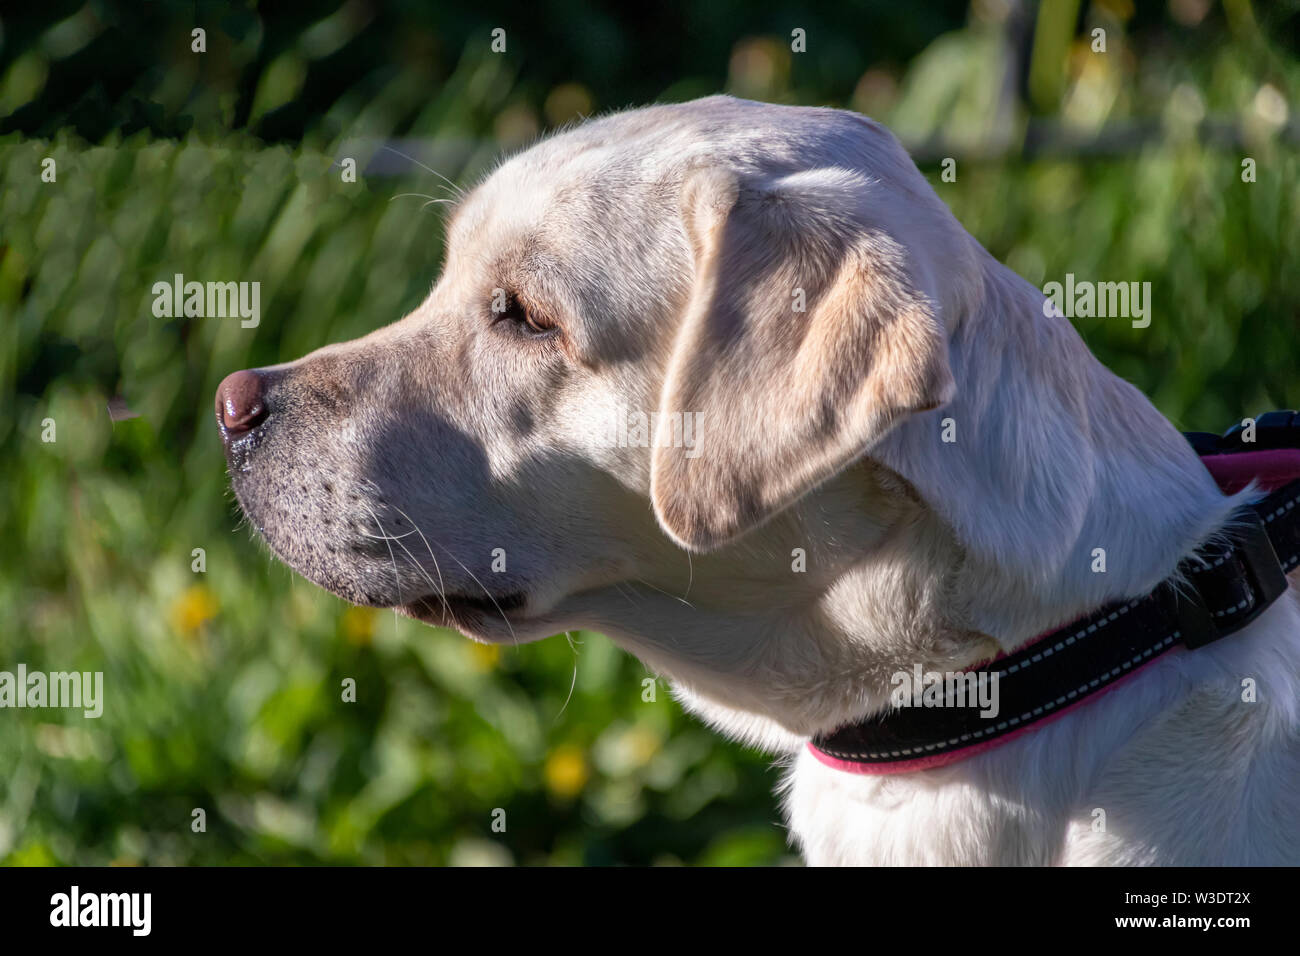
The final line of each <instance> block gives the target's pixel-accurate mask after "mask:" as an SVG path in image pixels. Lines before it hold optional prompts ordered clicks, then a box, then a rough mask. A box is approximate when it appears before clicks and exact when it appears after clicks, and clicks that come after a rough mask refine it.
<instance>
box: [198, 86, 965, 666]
mask: <svg viewBox="0 0 1300 956" xmlns="http://www.w3.org/2000/svg"><path fill="white" fill-rule="evenodd" d="M446 248H447V252H446V261H445V267H444V269H443V272H442V276H441V278H440V279H439V280H438V282H437V284H436V285H435V287H434V288H433V290H432V292H431V294H430V295H429V297H428V298H427V300H426V301H425V302H424V303H423V304H422V305H420V306H419V308H417V309H416V310H415V311H414V312H413V313H411V314H410V315H408V316H406V317H405V318H404V319H402V320H401V321H399V322H396V323H395V324H393V325H391V326H389V327H387V328H384V329H381V330H379V331H377V332H374V333H373V334H371V335H368V336H365V337H363V338H361V339H357V340H355V341H352V342H348V343H344V344H339V345H332V346H329V347H326V348H323V349H320V350H318V351H316V352H313V353H311V354H309V355H307V356H305V357H303V358H301V359H299V360H297V361H294V362H290V363H288V364H284V365H278V366H274V367H269V368H262V369H255V370H248V371H243V372H238V373H235V374H234V375H232V376H231V377H230V378H228V379H227V380H226V381H225V382H223V383H222V385H221V388H220V389H219V390H218V394H217V419H218V424H219V427H220V429H221V432H222V436H223V439H224V443H225V449H226V455H227V458H228V463H229V469H230V474H231V476H232V480H233V484H234V489H235V492H236V495H237V497H238V499H239V502H240V505H241V506H242V507H243V510H244V511H245V513H246V514H247V516H248V518H249V520H250V521H251V523H252V524H253V525H254V526H255V527H256V528H257V530H258V531H259V532H260V534H261V535H262V536H263V537H264V538H265V540H266V541H267V543H268V544H269V545H270V547H271V548H272V549H273V550H274V551H275V553H276V554H277V555H278V556H279V557H280V558H282V559H283V560H284V561H285V562H286V563H287V564H289V565H290V566H291V567H292V568H294V570H296V571H297V572H299V573H300V574H302V575H303V576H305V577H307V578H309V579H310V580H312V581H314V582H315V583H317V584H319V585H320V586H322V587H324V588H327V589H328V590H330V591H333V592H334V593H336V594H338V595H340V596H341V597H344V598H346V599H348V600H350V601H353V602H356V603H360V604H368V605H374V606H382V607H394V608H397V609H398V610H400V611H402V612H403V613H406V614H408V615H411V616H415V617H418V618H420V619H422V620H425V621H427V622H430V623H436V624H446V625H450V626H452V627H455V628H457V629H458V630H461V631H462V632H464V633H466V634H469V635H470V636H473V637H476V638H479V639H483V640H510V639H516V640H526V639H533V638H538V637H544V636H546V635H547V634H551V633H555V632H556V631H557V630H563V629H564V628H565V627H570V626H579V625H583V624H586V623H592V622H591V621H590V620H589V619H590V618H591V615H590V614H588V615H586V617H587V618H588V620H582V618H583V616H584V615H583V612H582V609H584V608H586V609H590V608H591V607H592V606H594V603H598V597H597V598H596V599H593V595H596V596H599V595H601V594H604V593H610V594H612V593H614V591H615V589H617V588H619V587H620V585H621V584H622V583H623V582H627V581H632V580H647V579H650V580H652V579H653V578H654V577H655V569H656V568H658V567H661V566H663V565H664V564H666V563H671V564H673V566H674V567H675V568H676V567H681V566H682V564H683V562H682V557H683V556H682V553H681V548H685V549H687V550H689V551H691V552H694V553H699V554H704V553H714V554H716V553H719V552H726V551H727V550H728V549H734V548H737V547H742V546H744V545H745V542H746V540H749V541H751V542H752V540H753V538H752V535H753V534H754V532H755V529H760V528H764V527H766V526H767V525H768V524H770V522H771V519H772V518H773V517H774V516H776V515H779V514H781V513H782V512H783V511H785V510H786V509H788V508H789V507H790V506H791V505H792V503H794V502H796V501H799V500H800V499H802V498H806V497H807V496H809V495H810V493H815V491H816V490H817V489H819V488H820V487H821V486H823V485H824V484H825V483H826V482H827V481H828V480H829V479H831V478H832V477H833V476H835V475H836V474H837V473H840V472H842V471H843V470H844V469H846V468H847V467H848V466H850V465H851V464H852V463H853V462H855V461H856V460H857V459H859V458H860V457H861V456H862V454H863V452H864V450H865V449H868V448H869V447H870V446H871V445H872V444H873V443H874V442H876V441H878V440H879V439H880V438H881V437H882V436H883V435H885V434H886V433H887V432H888V431H889V430H890V429H891V428H893V427H894V426H895V425H896V424H897V423H898V422H900V421H902V420H904V419H906V418H908V417H909V416H911V415H914V414H916V413H918V412H921V411H924V410H928V409H933V408H935V407H937V406H939V405H941V404H943V403H944V402H945V401H947V400H948V398H949V397H950V395H951V393H952V389H953V379H952V374H951V371H950V369H949V359H948V349H947V336H948V329H947V327H946V323H947V322H948V321H949V319H950V316H951V315H954V314H957V312H958V311H959V307H960V299H961V296H962V295H964V294H966V293H965V292H964V291H963V288H964V287H963V281H964V280H966V279H967V278H968V277H969V275H971V274H973V273H974V265H973V262H974V258H973V256H974V253H973V252H972V249H971V243H970V242H969V237H967V236H966V234H965V233H964V231H962V230H961V229H960V227H958V226H957V225H956V223H955V222H954V221H953V220H952V218H951V215H950V214H949V213H948V211H947V209H946V207H944V206H943V204H942V203H940V202H939V200H938V199H937V197H935V196H934V194H933V192H932V191H931V190H930V188H929V186H928V185H927V184H926V182H925V181H924V179H923V178H922V177H921V175H920V174H919V173H918V172H917V170H916V168H915V166H914V165H913V164H912V162H911V160H910V159H909V158H908V157H907V155H906V154H905V153H904V152H903V150H902V149H901V148H900V147H899V146H898V144H897V143H896V142H895V140H894V139H893V137H892V136H891V135H890V134H889V133H888V132H887V131H885V130H884V129H883V128H881V127H880V126H878V125H876V124H874V123H872V122H871V121H869V120H867V119H865V118H863V117H861V116H858V115H855V114H851V113H845V112H840V111H834V110H824V109H806V108H793V107H775V106H766V105H762V104H755V103H746V102H743V101H737V100H731V99H728V98H724V97H715V98H711V99H707V100H702V101H697V102H695V103H689V104H684V105H680V106H667V107H653V108H649V109H644V110H636V111H631V112H627V113H623V114H618V115H614V116H610V117H607V118H604V119H600V120H598V121H594V122H589V123H587V124H585V125H583V126H580V127H578V128H576V129H573V130H570V131H567V132H564V133H562V134H559V135H557V136H554V137H553V138H550V139H548V140H545V141H543V142H542V143H540V144H538V145H536V146H534V147H533V148H531V149H529V150H528V151H526V152H524V153H522V154H520V155H518V156H516V157H514V158H512V159H510V160H509V161H508V162H506V163H504V164H503V165H502V166H500V167H499V168H498V169H497V170H496V171H495V172H494V173H493V174H492V175H491V176H490V177H489V178H488V179H487V180H486V181H484V182H483V183H482V184H481V185H479V186H478V187H477V188H476V189H474V190H473V191H472V193H471V194H470V195H469V196H468V197H467V198H466V199H465V200H463V202H462V203H461V204H460V205H459V206H458V208H456V209H455V210H454V212H453V213H452V215H451V218H450V221H449V227H448V237H447V246H446ZM594 623H596V624H597V625H599V624H600V623H601V622H599V621H595V622H594Z"/></svg>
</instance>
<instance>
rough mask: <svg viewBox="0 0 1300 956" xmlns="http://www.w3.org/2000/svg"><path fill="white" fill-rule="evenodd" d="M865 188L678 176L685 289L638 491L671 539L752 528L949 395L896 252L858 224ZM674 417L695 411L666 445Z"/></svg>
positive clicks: (942, 363) (712, 538) (836, 175)
mask: <svg viewBox="0 0 1300 956" xmlns="http://www.w3.org/2000/svg"><path fill="white" fill-rule="evenodd" d="M871 197H872V183H871V181H869V180H867V179H866V178H865V177H863V176H861V175H859V174H857V173H853V172H850V171H847V170H843V169H825V170H817V171H813V172H803V173H794V174H791V175H789V176H785V177H783V178H780V179H776V180H770V179H769V180H765V181H761V182H757V181H752V180H746V179H742V178H740V177H737V176H735V175H732V174H730V173H726V172H721V171H718V170H697V171H694V172H692V173H690V174H688V175H687V177H686V180H685V182H684V184H683V188H682V214H683V218H684V224H685V230H686V234H687V236H688V238H689V239H690V243H691V249H692V254H693V256H694V263H695V272H694V282H693V286H692V290H691V293H690V297H689V301H688V304H687V307H686V313H685V315H684V316H683V319H682V325H681V327H680V330H679V332H678V334H677V339H676V341H675V343H674V345H673V350H672V354H671V356H670V357H669V360H668V366H667V370H666V373H665V378H664V385H663V391H662V393H661V396H660V400H659V417H658V423H657V433H656V435H655V440H654V450H653V453H652V454H653V457H652V461H651V484H650V493H651V499H652V501H653V505H654V509H655V513H656V515H657V516H658V518H659V521H660V523H661V524H662V526H663V527H664V529H665V530H666V531H667V532H668V534H669V535H670V536H672V537H673V538H674V539H675V540H676V541H678V542H679V543H680V544H681V545H683V546H684V547H686V548H689V549H692V550H698V551H706V550H710V549H712V548H715V547H717V546H719V545H721V544H723V543H725V542H727V541H729V540H731V539H733V538H735V537H736V536H738V535H741V534H743V533H745V532H746V531H748V530H750V529H752V528H754V527H755V526H757V525H759V524H762V523H763V522H764V521H766V520H768V519H769V518H770V517H772V515H774V514H776V513H777V512H778V511H780V510H781V509H783V508H785V507H786V506H787V505H789V504H790V503H792V502H793V501H794V500H796V499H797V498H798V497H800V496H801V495H803V494H804V493H806V492H807V491H808V490H810V489H811V488H813V487H815V486H816V485H818V484H820V483H821V482H823V481H825V480H826V479H828V478H830V477H831V476H833V475H834V474H835V473H836V472H838V471H840V470H842V469H843V468H845V467H846V466H847V465H849V464H850V463H851V462H852V461H854V460H855V459H856V458H857V457H858V456H859V455H861V454H862V453H863V451H864V450H865V449H867V448H868V447H869V446H870V445H871V444H872V443H873V442H874V441H876V440H877V439H879V438H880V437H881V436H882V435H883V434H885V432H886V431H888V429H889V428H890V427H891V426H892V425H893V424H894V423H896V422H898V421H899V420H900V419H902V418H903V417H905V416H907V415H909V414H913V413H916V412H920V411H925V410H929V409H932V408H935V407H937V406H939V405H942V404H944V403H945V402H947V401H948V400H949V399H950V398H951V396H952V392H953V388H954V385H953V378H952V372H951V370H950V368H949V365H948V355H947V341H946V337H945V334H944V329H943V327H942V325H941V323H940V322H939V320H938V318H937V317H936V315H935V314H934V308H933V306H932V304H931V302H930V300H929V299H928V298H927V297H926V296H925V295H924V294H923V293H922V292H921V291H920V290H919V289H918V288H917V287H916V284H915V283H914V281H913V279H912V276H911V275H910V274H909V270H908V258H907V252H906V250H905V249H904V248H903V247H902V246H900V245H899V244H898V243H897V242H896V241H895V240H893V239H891V238H890V236H889V235H887V234H886V233H885V231H884V230H883V229H881V228H879V227H878V226H876V225H873V223H872V222H871V217H870V215H869V213H868V212H867V210H866V207H867V203H868V201H869V200H870V199H871ZM684 414H690V415H693V416H695V432H696V439H695V444H694V446H693V447H692V448H690V449H684V448H681V447H673V444H674V443H673V440H672V439H673V436H672V434H671V430H672V429H673V428H674V423H680V422H681V420H682V419H681V417H680V416H682V415H684ZM676 427H679V428H680V427H681V426H680V425H677V426H676ZM678 444H680V442H679V443H678Z"/></svg>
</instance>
